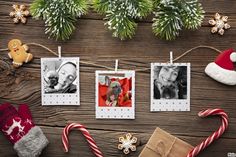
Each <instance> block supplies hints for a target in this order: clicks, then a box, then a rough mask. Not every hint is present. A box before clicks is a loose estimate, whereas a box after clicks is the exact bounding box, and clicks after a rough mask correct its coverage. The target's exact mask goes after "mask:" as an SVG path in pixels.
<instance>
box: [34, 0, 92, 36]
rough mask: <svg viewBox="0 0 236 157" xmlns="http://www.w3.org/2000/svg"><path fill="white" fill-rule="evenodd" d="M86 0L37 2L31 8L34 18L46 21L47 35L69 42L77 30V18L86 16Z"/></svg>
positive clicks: (46, 0) (37, 0) (39, 0)
mask: <svg viewBox="0 0 236 157" xmlns="http://www.w3.org/2000/svg"><path fill="white" fill-rule="evenodd" d="M87 8H88V5H87V2H86V0H35V1H34V2H33V3H32V5H31V6H30V11H31V14H32V16H33V17H34V18H36V19H39V18H42V19H43V20H44V21H45V26H46V29H45V33H46V34H48V35H49V37H52V38H55V39H56V40H67V39H69V38H70V36H71V34H72V33H73V31H74V30H75V28H76V26H75V23H76V20H77V17H80V16H81V15H83V14H85V13H86V11H87Z"/></svg>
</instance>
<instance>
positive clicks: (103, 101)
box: [98, 75, 132, 107]
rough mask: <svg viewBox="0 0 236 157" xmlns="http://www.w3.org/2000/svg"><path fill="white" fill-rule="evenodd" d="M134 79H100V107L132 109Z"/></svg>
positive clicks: (101, 77) (105, 76) (109, 77)
mask: <svg viewBox="0 0 236 157" xmlns="http://www.w3.org/2000/svg"><path fill="white" fill-rule="evenodd" d="M131 84H132V79H131V78H129V77H127V78H126V77H113V76H107V75H103V76H100V77H99V84H98V89H99V106H107V107H131V105H132V92H131V91H132V85H131Z"/></svg>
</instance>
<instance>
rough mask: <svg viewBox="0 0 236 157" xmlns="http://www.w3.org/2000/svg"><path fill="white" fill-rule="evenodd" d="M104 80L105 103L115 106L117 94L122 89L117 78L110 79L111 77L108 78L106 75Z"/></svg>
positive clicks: (116, 104)
mask: <svg viewBox="0 0 236 157" xmlns="http://www.w3.org/2000/svg"><path fill="white" fill-rule="evenodd" d="M105 82H106V85H107V86H108V88H107V95H106V96H107V100H106V105H107V106H112V107H116V106H118V98H119V94H120V93H121V91H122V88H121V85H120V83H119V81H118V79H117V80H115V81H112V80H111V79H109V77H108V76H105Z"/></svg>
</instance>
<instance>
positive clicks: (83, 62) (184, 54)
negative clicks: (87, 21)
mask: <svg viewBox="0 0 236 157" xmlns="http://www.w3.org/2000/svg"><path fill="white" fill-rule="evenodd" d="M26 45H33V46H38V47H41V48H44V49H45V50H47V51H48V52H50V53H52V54H54V55H55V56H58V54H57V53H56V52H55V51H53V50H51V49H50V48H48V47H46V46H44V45H42V44H38V43H26ZM198 48H208V49H211V50H214V51H215V52H218V53H221V51H220V50H219V49H217V48H215V47H212V46H206V45H199V46H195V47H193V48H191V49H189V50H187V51H185V52H184V53H183V54H181V55H179V56H178V57H176V58H174V59H173V62H174V61H177V60H179V59H180V58H183V57H184V56H186V55H187V54H189V53H190V52H191V51H193V50H195V49H198ZM0 51H8V48H5V49H0ZM80 63H82V64H87V65H92V66H97V67H101V68H106V69H108V70H114V68H111V67H108V66H105V65H100V64H96V63H92V62H86V61H80ZM167 63H168V62H167ZM119 70H122V69H119ZM147 70H150V68H140V69H136V70H135V71H147Z"/></svg>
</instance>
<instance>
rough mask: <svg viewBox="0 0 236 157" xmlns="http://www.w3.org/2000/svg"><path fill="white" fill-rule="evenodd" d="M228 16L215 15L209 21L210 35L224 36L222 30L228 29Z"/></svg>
mask: <svg viewBox="0 0 236 157" xmlns="http://www.w3.org/2000/svg"><path fill="white" fill-rule="evenodd" d="M227 21H228V16H221V15H220V14H219V13H216V14H215V16H214V19H211V20H209V24H210V25H211V26H213V27H212V29H211V33H217V32H218V33H219V34H220V35H223V34H224V32H225V31H224V29H229V28H230V25H229V24H228V23H227Z"/></svg>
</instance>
